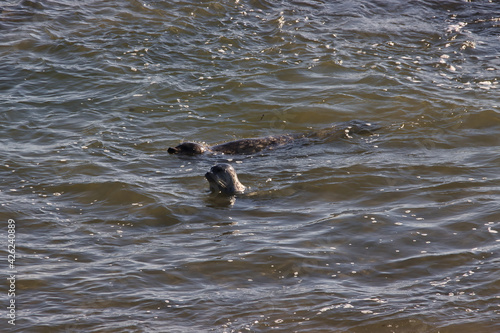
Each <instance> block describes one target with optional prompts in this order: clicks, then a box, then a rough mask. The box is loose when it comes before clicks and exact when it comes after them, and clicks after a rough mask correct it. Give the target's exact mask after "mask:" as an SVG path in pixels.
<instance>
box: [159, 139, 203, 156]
mask: <svg viewBox="0 0 500 333" xmlns="http://www.w3.org/2000/svg"><path fill="white" fill-rule="evenodd" d="M167 151H168V153H169V154H182V155H199V154H203V153H204V152H205V151H207V147H205V146H204V145H202V144H199V143H196V142H183V143H181V144H180V145H178V146H176V147H174V148H172V147H170V148H168V150H167Z"/></svg>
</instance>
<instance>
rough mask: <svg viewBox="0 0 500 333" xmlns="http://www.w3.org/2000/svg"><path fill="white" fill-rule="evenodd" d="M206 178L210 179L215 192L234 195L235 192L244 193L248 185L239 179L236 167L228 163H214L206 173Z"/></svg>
mask: <svg viewBox="0 0 500 333" xmlns="http://www.w3.org/2000/svg"><path fill="white" fill-rule="evenodd" d="M205 178H206V179H207V180H208V183H209V185H210V190H211V191H212V192H213V193H221V194H223V195H227V196H232V195H235V194H243V193H244V192H245V189H246V186H244V185H243V184H242V183H240V181H239V180H238V176H237V175H236V171H235V170H234V168H233V167H232V166H231V165H230V164H227V163H220V164H217V165H214V166H213V167H212V168H211V169H210V171H209V172H207V173H206V174H205Z"/></svg>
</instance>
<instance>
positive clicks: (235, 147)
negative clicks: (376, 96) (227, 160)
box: [168, 120, 379, 155]
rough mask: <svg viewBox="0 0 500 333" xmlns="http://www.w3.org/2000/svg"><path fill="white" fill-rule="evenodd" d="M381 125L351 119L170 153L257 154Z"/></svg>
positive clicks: (186, 146)
mask: <svg viewBox="0 0 500 333" xmlns="http://www.w3.org/2000/svg"><path fill="white" fill-rule="evenodd" d="M378 128H379V127H378V126H376V125H372V124H370V123H366V122H362V121H357V120H354V121H351V122H348V123H344V124H340V125H334V126H331V127H328V128H324V129H321V130H319V131H311V132H308V133H302V134H284V135H274V136H266V137H263V138H250V139H240V140H235V141H230V142H225V143H221V144H218V145H214V146H208V145H206V144H202V143H196V142H183V143H181V144H179V145H178V146H176V147H170V148H168V152H169V153H170V154H182V155H199V154H203V153H206V152H212V153H215V154H217V153H218V154H227V155H247V154H255V153H258V152H260V151H263V150H265V149H272V148H274V147H278V146H282V145H285V144H288V143H291V142H294V141H296V140H298V139H305V140H308V141H321V140H324V139H326V138H329V137H339V138H351V137H352V134H372V133H373V131H375V130H377V129H378Z"/></svg>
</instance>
